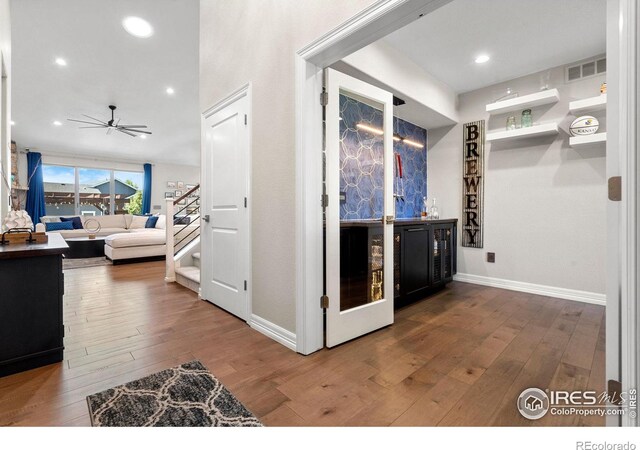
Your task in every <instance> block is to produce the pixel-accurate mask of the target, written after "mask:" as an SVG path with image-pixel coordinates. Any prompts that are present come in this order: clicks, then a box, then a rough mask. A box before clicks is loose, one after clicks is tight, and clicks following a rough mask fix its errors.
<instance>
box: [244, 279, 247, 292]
mask: <svg viewBox="0 0 640 450" xmlns="http://www.w3.org/2000/svg"><path fill="white" fill-rule="evenodd" d="M244 290H245V291H246V290H247V280H244Z"/></svg>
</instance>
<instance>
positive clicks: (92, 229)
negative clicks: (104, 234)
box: [84, 219, 102, 239]
mask: <svg viewBox="0 0 640 450" xmlns="http://www.w3.org/2000/svg"><path fill="white" fill-rule="evenodd" d="M84 229H85V230H87V231H88V232H89V239H95V238H96V235H97V234H98V232H99V231H100V230H101V229H102V225H100V222H98V221H97V220H96V219H87V220H85V222H84Z"/></svg>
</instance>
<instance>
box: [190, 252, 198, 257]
mask: <svg viewBox="0 0 640 450" xmlns="http://www.w3.org/2000/svg"><path fill="white" fill-rule="evenodd" d="M191 257H192V258H194V259H200V252H196V253H194V254H193V255H191Z"/></svg>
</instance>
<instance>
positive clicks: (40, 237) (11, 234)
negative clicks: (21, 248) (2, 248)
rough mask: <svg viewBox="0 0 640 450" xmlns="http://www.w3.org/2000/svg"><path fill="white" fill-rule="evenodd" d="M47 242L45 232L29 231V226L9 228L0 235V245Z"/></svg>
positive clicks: (47, 238)
mask: <svg viewBox="0 0 640 450" xmlns="http://www.w3.org/2000/svg"><path fill="white" fill-rule="evenodd" d="M47 242H49V237H48V236H47V234H46V233H43V232H38V233H36V232H35V231H31V228H11V229H9V230H7V231H5V232H4V233H2V237H0V245H8V244H44V243H47Z"/></svg>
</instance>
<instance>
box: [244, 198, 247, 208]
mask: <svg viewBox="0 0 640 450" xmlns="http://www.w3.org/2000/svg"><path fill="white" fill-rule="evenodd" d="M244 207H245V208H246V207H247V197H245V198H244Z"/></svg>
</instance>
